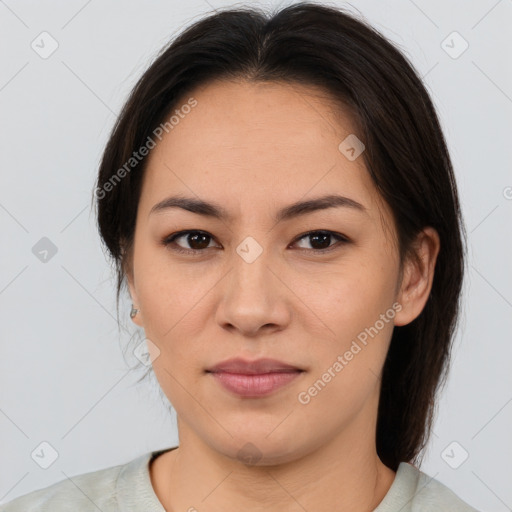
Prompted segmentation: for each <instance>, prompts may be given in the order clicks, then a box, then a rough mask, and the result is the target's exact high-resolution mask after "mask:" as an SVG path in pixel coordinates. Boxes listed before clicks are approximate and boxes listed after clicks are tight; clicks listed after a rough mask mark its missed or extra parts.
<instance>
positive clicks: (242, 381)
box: [206, 358, 304, 398]
mask: <svg viewBox="0 0 512 512" xmlns="http://www.w3.org/2000/svg"><path fill="white" fill-rule="evenodd" d="M206 373H207V374H210V375H211V376H212V377H213V378H214V379H215V380H216V381H217V382H218V383H219V384H220V385H221V386H222V387H223V388H224V389H225V390H227V391H229V392H230V393H233V394H235V395H237V396H240V397H245V398H260V397H263V396H267V395H270V394H272V393H274V392H275V391H277V390H278V389H281V388H283V387H284V386H286V385H287V384H289V383H290V382H291V381H293V380H295V379H296V378H297V377H299V376H300V375H301V374H302V373H304V370H303V369H301V368H298V367H297V366H293V365H290V364H288V363H284V362H282V361H278V360H276V359H266V358H265V359H257V360H255V361H246V360H244V359H241V358H236V359H230V360H228V361H224V362H222V363H219V364H217V365H215V366H213V367H211V368H209V369H207V370H206Z"/></svg>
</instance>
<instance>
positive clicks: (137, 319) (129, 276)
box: [125, 263, 143, 327]
mask: <svg viewBox="0 0 512 512" xmlns="http://www.w3.org/2000/svg"><path fill="white" fill-rule="evenodd" d="M126 267H127V268H126V270H125V276H126V281H127V283H128V289H129V290H130V297H131V299H132V304H133V307H134V308H135V309H138V311H137V314H136V315H135V316H134V317H133V318H132V319H131V320H132V322H133V323H134V324H137V325H138V326H139V327H143V322H142V312H141V310H140V307H139V298H138V296H137V291H136V287H135V280H134V275H133V267H132V265H131V264H130V263H128V264H127V265H126Z"/></svg>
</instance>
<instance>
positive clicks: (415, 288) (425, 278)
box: [395, 227, 440, 326]
mask: <svg viewBox="0 0 512 512" xmlns="http://www.w3.org/2000/svg"><path fill="white" fill-rule="evenodd" d="M413 250H414V254H413V255H411V257H409V258H407V261H406V262H405V263H404V272H403V277H402V283H401V288H400V292H399V294H398V297H397V301H398V302H399V303H400V304H401V305H402V309H401V311H400V312H398V313H397V314H396V316H395V325H397V326H400V325H407V324H409V323H411V322H412V321H413V320H414V319H416V318H417V317H418V316H419V315H420V313H421V312H422V311H423V308H424V307H425V304H426V303H427V300H428V297H429V295H430V291H431V289H432V283H433V281H434V269H435V265H436V261H437V256H438V254H439V250H440V240H439V235H438V233H437V231H436V230H435V229H434V228H432V227H426V228H425V229H423V230H422V231H421V232H420V233H419V234H418V236H417V238H416V241H415V243H414V248H413Z"/></svg>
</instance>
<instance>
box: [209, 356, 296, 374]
mask: <svg viewBox="0 0 512 512" xmlns="http://www.w3.org/2000/svg"><path fill="white" fill-rule="evenodd" d="M206 371H207V372H211V373H218V372H226V373H239V374H245V375H257V374H262V373H275V372H290V371H302V370H301V369H300V368H298V367H297V366H293V365H291V364H287V363H284V362H283V361H278V360H277V359H269V358H262V359H256V360H255V361H247V360H246V359H242V358H240V357H237V358H234V359H227V360H226V361H222V362H220V363H218V364H216V365H215V366H212V367H210V368H208V369H207V370H206Z"/></svg>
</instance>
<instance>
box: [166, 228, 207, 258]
mask: <svg viewBox="0 0 512 512" xmlns="http://www.w3.org/2000/svg"><path fill="white" fill-rule="evenodd" d="M182 238H183V239H184V240H185V243H187V244H189V247H190V248H186V247H182V246H180V245H178V244H177V243H176V241H177V240H180V239H182ZM208 240H213V236H212V235H210V234H209V233H207V232H206V231H198V230H188V231H179V232H177V233H173V234H172V235H169V236H166V237H165V238H164V239H163V240H162V244H163V245H164V246H166V247H168V248H169V249H171V250H172V251H176V252H178V253H183V254H198V253H200V252H204V250H205V249H209V248H210V247H208V246H209V242H208Z"/></svg>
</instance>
